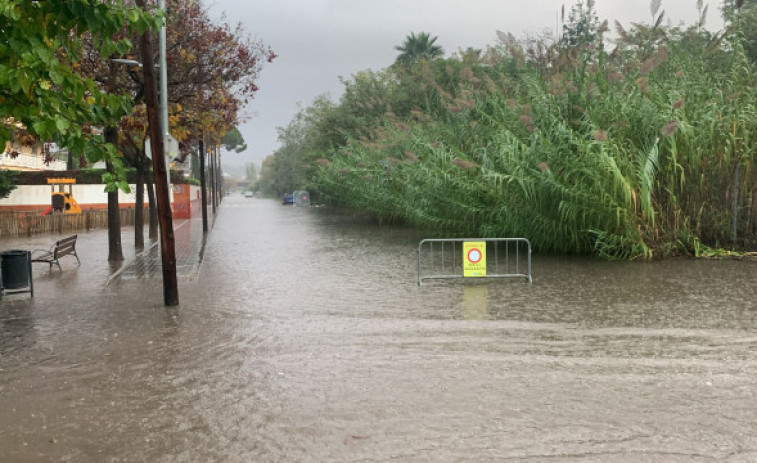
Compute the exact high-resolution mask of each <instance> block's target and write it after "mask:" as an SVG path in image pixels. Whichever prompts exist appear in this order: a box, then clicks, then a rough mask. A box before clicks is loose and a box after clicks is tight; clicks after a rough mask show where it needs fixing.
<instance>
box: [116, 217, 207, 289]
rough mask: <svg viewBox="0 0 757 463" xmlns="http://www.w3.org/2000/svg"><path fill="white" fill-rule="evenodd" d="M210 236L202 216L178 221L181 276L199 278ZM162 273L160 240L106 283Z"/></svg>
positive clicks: (178, 260) (175, 231) (177, 255)
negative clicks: (204, 226)
mask: <svg viewBox="0 0 757 463" xmlns="http://www.w3.org/2000/svg"><path fill="white" fill-rule="evenodd" d="M206 238H207V237H206V236H203V233H202V219H188V220H181V221H177V222H174V241H175V242H174V244H175V249H176V277H177V278H187V279H189V280H196V279H197V276H198V274H199V270H200V263H201V262H202V253H203V251H204V248H205V241H206ZM162 274H163V269H162V259H161V252H160V240H157V241H155V242H153V243H149V244H148V245H146V247H145V250H144V251H142V252H140V253H138V254H136V255H135V256H134V258H133V259H131V260H130V261H128V262H126V263H125V265H124V266H123V267H121V268H120V269H119V270H117V271H116V272H114V273H113V274H112V275H111V276H110V278H109V279H108V282H107V283H106V284H110V283H111V282H113V281H115V280H118V279H124V280H128V279H132V280H133V279H140V278H148V277H152V276H157V275H162Z"/></svg>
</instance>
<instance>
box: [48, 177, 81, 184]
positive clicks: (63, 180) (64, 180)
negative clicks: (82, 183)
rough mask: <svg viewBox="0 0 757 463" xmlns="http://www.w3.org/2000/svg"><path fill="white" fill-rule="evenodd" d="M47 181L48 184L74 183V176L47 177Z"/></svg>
mask: <svg viewBox="0 0 757 463" xmlns="http://www.w3.org/2000/svg"><path fill="white" fill-rule="evenodd" d="M47 183H48V184H49V185H58V184H64V183H65V184H73V183H76V179H75V178H48V179H47Z"/></svg>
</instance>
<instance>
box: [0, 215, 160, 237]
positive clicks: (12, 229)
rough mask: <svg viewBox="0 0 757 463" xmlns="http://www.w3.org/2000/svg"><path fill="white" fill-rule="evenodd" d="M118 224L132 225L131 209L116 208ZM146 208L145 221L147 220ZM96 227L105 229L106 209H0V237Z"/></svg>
mask: <svg viewBox="0 0 757 463" xmlns="http://www.w3.org/2000/svg"><path fill="white" fill-rule="evenodd" d="M119 215H120V218H121V226H125V225H134V208H122V209H120V210H119ZM149 217H150V215H149V209H145V213H144V218H145V223H147V222H148V221H149ZM97 228H108V211H107V210H90V211H84V212H82V213H81V214H68V215H64V214H48V215H40V214H39V212H0V239H4V238H18V237H22V236H33V235H45V234H54V233H59V234H67V233H75V232H78V231H84V230H94V229H97Z"/></svg>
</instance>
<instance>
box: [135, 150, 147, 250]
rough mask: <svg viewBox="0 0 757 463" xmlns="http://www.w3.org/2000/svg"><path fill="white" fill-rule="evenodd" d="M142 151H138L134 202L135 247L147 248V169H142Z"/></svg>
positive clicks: (139, 248) (138, 248)
mask: <svg viewBox="0 0 757 463" xmlns="http://www.w3.org/2000/svg"><path fill="white" fill-rule="evenodd" d="M142 156H143V155H142V153H137V159H136V163H135V164H136V168H137V179H136V180H137V182H136V183H137V185H136V186H137V198H136V202H135V204H134V248H135V249H137V250H142V249H144V248H145V171H144V170H143V169H142V163H143V157H142Z"/></svg>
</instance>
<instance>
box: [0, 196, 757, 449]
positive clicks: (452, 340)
mask: <svg viewBox="0 0 757 463" xmlns="http://www.w3.org/2000/svg"><path fill="white" fill-rule="evenodd" d="M422 238H429V236H422V235H421V234H419V233H418V232H417V231H413V230H409V229H405V228H398V227H387V226H384V227H379V226H378V225H376V224H374V223H372V222H370V221H367V220H364V219H362V218H359V217H353V216H350V215H346V214H343V213H342V214H340V213H335V212H333V211H329V210H327V209H324V208H312V209H308V208H295V207H284V206H281V205H279V204H278V203H277V202H275V201H269V200H261V199H246V198H243V197H241V196H233V197H229V198H227V199H226V200H225V201H224V203H223V204H222V206H221V208H220V210H219V215H218V219H217V221H216V223H215V225H214V227H213V229H212V231H211V233H210V235H209V238H208V241H207V244H206V247H205V251H204V260H203V262H202V265H201V266H200V267H199V275H198V276H197V277H196V278H191V279H184V280H182V281H181V282H180V285H181V286H180V300H181V305H180V306H179V307H178V308H169V309H166V308H164V307H163V306H162V285H161V282H160V278H159V277H158V278H155V279H154V280H152V281H148V280H141V279H119V280H117V281H114V282H112V283H111V284H109V285H107V286H106V285H105V283H106V282H107V280H108V275H107V274H106V272H101V274H98V273H97V272H95V271H93V270H91V269H90V270H88V269H87V266H88V264H87V262H88V260H87V259H86V258H83V259H82V261H83V265H82V267H80V268H78V269H77V267H75V266H73V267H72V266H68V267H64V268H65V270H64V272H63V273H62V274H60V275H58V274H53V276H49V275H47V270H44V272H43V273H44V274H45V275H43V276H41V277H39V278H37V277H36V275H35V278H37V280H40V284H39V288H41V289H38V291H37V294H35V298H34V299H33V300H31V299H30V298H29V297H24V296H20V295H19V296H15V297H12V298H6V299H4V300H3V301H2V302H0V461H2V462H6V461H7V462H47V461H55V462H58V461H62V462H89V461H93V462H135V461H139V462H142V461H144V462H201V461H202V462H213V461H215V462H240V463H242V462H324V461H338V462H381V461H400V462H404V461H410V462H415V461H420V462H426V461H428V462H447V461H450V462H459V461H471V462H474V461H475V462H479V461H519V462H521V461H525V462H541V461H550V462H551V461H564V462H574V461H590V462H595V461H596V462H604V461H611V462H647V461H648V462H660V461H666V462H668V461H670V462H700V461H702V462H709V461H727V462H753V461H757V394H756V392H757V381H756V380H755V378H757V304H755V302H754V301H755V296H754V284H755V283H754V280H755V275H757V263H755V262H740V261H692V260H684V259H681V260H670V261H665V262H656V263H651V264H639V263H630V264H629V263H617V262H603V261H593V260H589V259H582V258H554V257H546V256H540V255H538V254H535V255H534V260H533V283H532V284H527V283H523V282H522V281H520V280H504V281H503V280H491V281H487V282H485V283H470V282H466V283H465V284H463V283H460V282H432V283H425V284H424V285H423V286H422V287H418V285H417V260H416V259H417V254H416V250H417V244H418V241H419V240H420V239H422ZM127 241H128V240H127V238H126V237H125V238H124V247H125V248H126V247H128V246H129V245H128V244H127ZM105 252H106V251H103V250H100V253H101V254H105ZM83 257H86V255H85V256H83ZM91 265H94V264H90V266H91ZM97 265H100V266H101V267H102V266H103V264H102V263H101V262H99V263H97ZM87 272H89V273H87ZM96 275H99V276H96ZM37 280H35V282H36V281H37ZM71 280H73V281H71ZM72 287H76V288H78V290H77V291H76V293H75V294H72V293H71V291H70V289H69V288H72ZM64 296H65V297H64ZM61 300H65V303H61V302H60V301H61Z"/></svg>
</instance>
